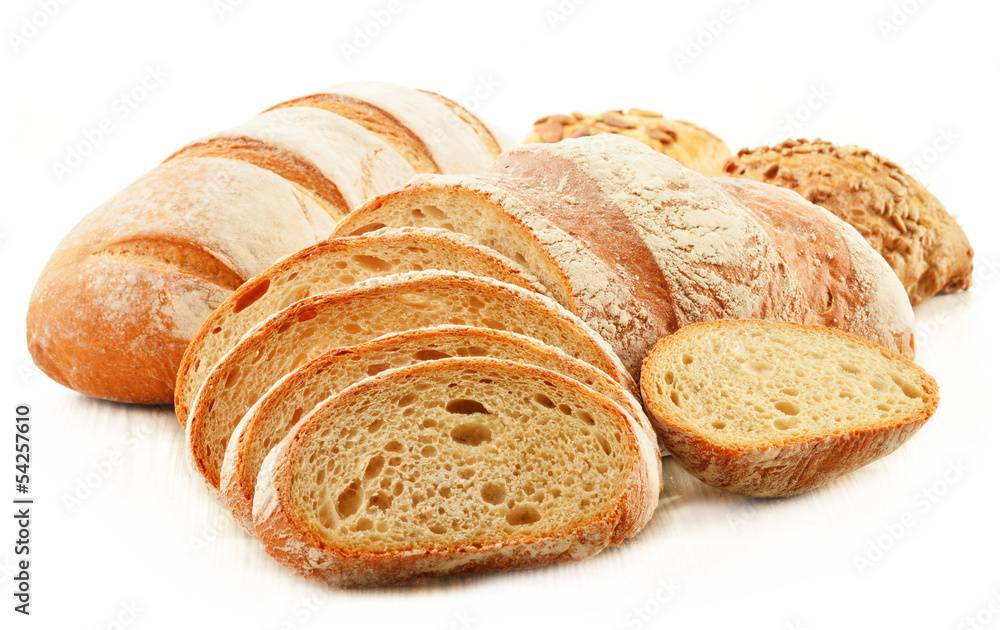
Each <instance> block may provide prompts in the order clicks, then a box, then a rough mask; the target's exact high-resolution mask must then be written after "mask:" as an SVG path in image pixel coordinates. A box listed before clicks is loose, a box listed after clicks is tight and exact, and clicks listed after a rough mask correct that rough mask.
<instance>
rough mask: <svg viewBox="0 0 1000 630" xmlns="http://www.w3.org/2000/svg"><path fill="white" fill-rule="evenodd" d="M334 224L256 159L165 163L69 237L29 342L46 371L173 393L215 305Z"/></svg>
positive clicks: (73, 380)
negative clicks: (181, 368) (184, 358)
mask: <svg viewBox="0 0 1000 630" xmlns="http://www.w3.org/2000/svg"><path fill="white" fill-rule="evenodd" d="M276 225H280V226H281V229H280V230H276V229H275V228H274V226H276ZM333 226H334V221H333V219H332V218H330V216H329V215H328V214H327V213H326V212H325V211H324V210H323V209H322V208H321V207H320V206H318V205H316V204H315V203H314V202H313V201H312V200H311V199H309V198H308V197H306V196H305V195H303V194H302V193H301V192H299V191H298V190H297V189H296V188H295V187H294V186H293V185H292V184H290V183H289V182H288V181H286V180H285V179H283V178H281V177H279V176H278V175H275V174H273V173H271V172H269V171H266V170H264V169H262V168H259V167H257V166H254V165H252V164H248V163H245V162H241V161H236V160H224V159H220V158H189V159H184V160H172V161H169V162H165V163H164V164H161V165H160V166H158V167H157V168H156V169H154V170H153V171H152V172H150V173H149V174H147V175H146V176H144V177H142V178H140V179H139V180H138V181H136V182H135V183H134V184H132V185H130V186H129V187H128V188H126V189H125V190H123V191H121V192H120V193H118V194H117V195H115V196H114V197H112V198H111V199H109V200H108V201H106V202H105V203H104V204H103V205H101V206H100V207H99V208H98V209H97V210H95V211H94V212H92V213H91V214H90V215H88V216H87V218H86V219H85V220H84V221H83V222H81V223H80V224H79V225H78V226H77V227H76V228H75V229H74V230H73V231H72V232H70V234H69V235H68V236H67V237H66V238H65V239H64V240H63V242H62V243H61V244H60V245H59V247H58V249H57V250H56V252H55V253H54V254H53V255H52V258H51V259H50V260H49V263H48V265H46V267H45V270H44V271H43V272H42V276H41V278H39V280H38V283H37V284H36V285H35V290H34V293H33V294H32V296H31V303H30V305H29V308H28V320H27V332H28V349H29V350H30V351H31V355H32V357H33V358H34V360H35V363H36V364H37V365H38V367H39V368H41V370H42V371H43V372H45V373H46V374H48V375H49V376H50V377H51V378H52V379H53V380H55V381H58V382H59V383H61V384H63V385H65V386H67V387H70V388H72V389H75V390H77V391H79V392H82V393H84V394H88V395H91V396H97V397H99V398H108V399H111V400H120V401H128V402H138V403H147V404H157V403H165V402H170V401H171V400H173V388H174V379H175V378H176V374H177V367H178V365H179V364H180V361H181V357H182V355H183V354H184V349H185V348H186V347H187V344H188V342H189V341H190V340H191V337H193V336H194V334H195V332H197V330H198V327H199V326H200V325H201V322H202V321H204V319H205V318H206V317H208V315H209V313H211V312H212V310H213V309H214V308H215V307H216V306H218V305H219V304H220V303H221V302H222V301H223V300H224V299H225V298H226V296H227V295H228V294H229V293H230V292H231V291H232V290H233V289H235V288H236V287H238V286H239V285H240V284H241V283H242V282H243V281H244V280H246V279H247V278H250V277H252V276H254V275H256V274H258V273H260V272H261V271H263V270H264V269H265V268H266V267H267V266H268V265H270V264H271V263H272V262H274V260H276V259H278V258H281V257H282V256H286V255H288V254H291V253H292V252H294V251H296V250H298V249H301V248H303V247H305V246H307V245H311V244H313V243H315V242H316V241H318V240H320V239H322V238H324V237H325V236H326V235H327V234H328V233H329V232H330V230H332V229H333Z"/></svg>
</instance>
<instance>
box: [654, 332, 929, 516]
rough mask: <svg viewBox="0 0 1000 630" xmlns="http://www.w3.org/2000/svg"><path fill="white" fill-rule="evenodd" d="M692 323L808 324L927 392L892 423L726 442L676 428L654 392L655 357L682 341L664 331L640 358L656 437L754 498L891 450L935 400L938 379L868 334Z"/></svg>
mask: <svg viewBox="0 0 1000 630" xmlns="http://www.w3.org/2000/svg"><path fill="white" fill-rule="evenodd" d="M696 326H697V327H701V328H715V329H720V330H722V331H723V332H724V331H725V329H726V328H728V327H732V326H759V327H765V328H766V327H769V326H785V327H788V326H792V327H797V328H800V329H806V330H810V331H813V332H815V333H816V334H817V335H833V336H840V337H844V338H847V339H850V340H851V341H852V342H854V343H857V344H861V345H864V346H866V347H868V348H870V349H872V350H874V351H877V352H878V353H879V354H881V355H882V356H883V357H886V358H887V359H889V360H891V361H893V362H898V363H903V364H905V365H906V366H907V367H908V368H910V369H912V370H914V371H915V372H917V373H918V374H919V375H920V385H921V388H922V389H923V391H924V392H925V393H924V397H923V403H924V404H923V407H921V409H920V412H919V413H917V414H915V415H914V416H912V417H910V418H905V419H900V420H899V421H897V422H894V423H890V424H883V425H879V426H873V427H871V428H866V429H853V430H846V431H843V432H839V433H830V434H828V435H823V436H819V437H791V438H786V439H784V440H781V441H775V442H769V443H766V444H765V443H762V444H759V445H757V446H756V447H754V448H735V447H731V446H725V445H722V444H719V443H715V442H712V441H711V440H709V439H707V438H705V437H704V436H701V435H696V434H694V433H693V432H691V431H689V430H687V429H685V428H683V427H681V426H680V425H679V424H678V423H677V422H675V421H674V420H673V418H672V412H671V406H672V405H668V404H666V402H665V401H664V400H662V398H663V397H662V396H659V395H658V394H657V393H656V379H657V378H659V376H660V375H658V374H656V373H655V370H654V369H653V368H652V366H651V364H652V362H653V361H655V359H656V356H658V355H660V354H663V353H666V352H670V347H671V346H672V345H674V344H677V343H683V337H684V335H683V334H676V335H671V336H669V337H664V338H663V339H661V340H660V341H659V342H658V343H657V344H656V347H655V348H654V349H653V351H652V352H650V354H649V356H648V357H647V358H646V361H645V362H643V370H642V376H641V378H640V389H641V391H642V397H643V402H645V404H646V409H647V411H648V412H649V417H650V420H651V421H652V423H653V428H654V430H655V431H656V433H657V436H658V437H659V439H660V443H661V444H662V445H664V446H665V447H666V449H667V450H668V451H669V452H670V453H671V454H672V455H673V456H674V457H675V458H676V459H677V462H678V463H679V464H680V465H681V466H682V467H683V468H684V469H685V470H686V471H688V472H689V473H691V474H692V475H694V476H695V477H697V478H698V479H700V480H702V481H703V482H705V483H707V484H709V485H711V486H714V487H717V488H722V489H724V490H727V491H729V492H734V493H737V494H743V495H747V496H756V497H780V496H790V495H793V494H798V493H801V492H805V491H807V490H811V489H813V488H816V487H819V486H821V485H823V484H825V483H828V482H829V481H832V480H833V479H836V478H837V477H840V476H841V475H844V474H847V473H849V472H852V471H854V470H857V469H858V468H861V467H862V466H865V465H867V464H869V463H871V462H873V461H875V460H877V459H879V458H881V457H884V456H885V455H888V454H889V453H891V452H893V451H894V450H896V449H897V448H898V447H899V446H900V445H902V444H903V442H905V441H906V440H908V439H909V438H910V437H911V436H912V435H913V434H914V433H916V432H917V431H918V430H919V429H920V428H921V427H922V426H923V425H924V424H925V423H926V422H927V420H928V419H929V418H930V417H931V416H932V415H933V414H934V412H935V411H936V409H937V406H938V403H939V402H940V395H939V391H938V385H937V382H936V381H935V380H934V378H933V377H932V376H931V375H930V374H928V373H927V372H926V371H924V370H923V368H921V367H920V366H919V365H917V364H916V363H914V362H913V361H911V360H910V359H908V358H907V357H904V356H902V355H900V354H898V353H895V352H893V351H891V350H888V349H886V348H885V347H883V346H881V345H879V344H876V343H874V342H872V341H870V340H868V339H864V338H862V337H858V336H856V335H852V334H850V333H846V332H844V331H842V330H838V329H836V328H829V327H826V326H816V325H807V324H797V323H790V322H780V323H776V322H766V321H760V320H727V321H716V322H703V323H699V324H691V326H690V327H696ZM682 330H683V329H682Z"/></svg>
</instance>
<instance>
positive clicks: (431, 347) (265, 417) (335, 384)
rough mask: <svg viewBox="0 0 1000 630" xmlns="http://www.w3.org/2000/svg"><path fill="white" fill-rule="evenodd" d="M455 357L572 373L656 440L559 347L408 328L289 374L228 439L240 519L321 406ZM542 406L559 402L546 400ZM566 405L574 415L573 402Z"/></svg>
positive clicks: (230, 485) (612, 389) (636, 409)
mask: <svg viewBox="0 0 1000 630" xmlns="http://www.w3.org/2000/svg"><path fill="white" fill-rule="evenodd" d="M452 357H487V358H492V359H503V360H507V361H514V362H515V363H524V364H527V365H534V366H537V367H541V368H545V369H547V370H552V371H553V372H558V373H559V374H562V375H564V376H568V377H569V378H572V379H574V380H576V381H579V382H580V383H582V384H584V385H586V386H587V387H589V388H591V389H593V390H594V391H596V392H598V393H600V394H603V395H605V396H607V397H608V398H610V399H611V400H612V401H614V402H615V403H617V404H618V405H619V406H621V408H622V409H624V410H625V411H626V413H628V414H629V415H630V416H631V417H632V418H633V419H634V420H635V425H636V426H637V427H639V429H640V431H641V433H642V435H643V436H644V437H645V439H646V441H647V442H648V443H649V444H652V445H656V437H655V435H654V434H653V430H652V428H651V427H650V425H649V420H648V419H647V418H646V414H645V412H644V411H643V410H642V407H641V406H640V405H639V402H638V401H637V400H636V399H635V398H634V397H633V396H632V395H631V394H629V393H628V392H627V391H625V389H624V388H623V387H622V386H621V385H620V384H618V383H616V382H615V381H613V380H611V378H610V377H608V376H607V375H606V374H605V373H604V372H601V371H600V370H598V369H597V368H595V367H593V366H591V365H590V364H588V363H584V362H583V361H579V360H577V359H574V358H573V357H571V356H569V355H568V354H566V353H565V352H563V351H561V350H559V349H558V348H554V347H552V346H547V345H545V344H543V343H540V342H539V341H536V340H534V339H531V338H530V337H525V336H524V335H518V334H515V333H509V332H504V331H500V330H492V329H489V328H471V327H468V326H441V327H438V328H426V329H418V330H409V331H405V332H400V333H393V334H390V335H386V336H384V337H379V338H378V339H375V340H373V341H369V342H366V343H362V344H359V345H357V346H351V347H348V348H337V349H334V350H330V351H328V352H326V353H324V354H321V355H320V356H319V357H317V358H315V359H313V360H312V361H310V362H309V363H306V364H305V365H303V366H301V367H299V368H298V369H296V370H295V371H293V372H291V373H289V374H288V375H286V376H285V377H283V378H282V379H281V380H279V381H278V382H277V383H275V384H274V386H273V387H271V389H270V390H268V392H267V393H266V394H265V395H264V396H262V397H261V398H260V400H258V401H257V402H256V403H255V404H254V406H253V407H252V408H251V409H250V411H249V412H247V414H246V415H245V416H244V417H243V419H242V420H241V421H240V423H239V425H238V426H237V427H236V429H235V431H234V432H233V436H232V437H231V438H230V440H229V446H228V447H227V449H226V455H225V458H224V460H223V463H222V471H221V473H220V476H221V482H220V489H221V490H222V495H223V498H224V500H225V503H226V506H227V507H228V508H229V509H230V510H231V511H232V513H233V516H234V517H235V518H236V521H237V522H238V523H239V524H240V525H242V526H243V528H244V529H246V530H247V531H248V532H250V533H251V534H252V533H253V510H252V508H253V497H254V488H255V487H256V485H257V476H258V474H259V473H260V467H261V465H262V464H263V462H264V458H265V457H266V456H267V454H268V453H269V452H271V449H272V448H274V447H275V446H277V445H278V443H279V442H280V441H281V440H282V439H284V437H285V436H286V435H288V433H289V431H291V430H292V428H293V427H294V426H295V425H296V423H298V421H299V420H300V419H301V418H302V417H303V416H304V415H305V414H307V413H309V412H310V411H311V410H312V409H313V408H314V407H315V406H316V405H318V404H320V403H321V402H323V401H324V400H326V399H327V398H329V397H330V396H333V395H334V394H337V393H339V392H340V391H342V390H344V389H346V388H347V387H349V386H350V385H353V384H354V383H356V382H358V381H361V380H363V379H365V378H367V377H369V376H374V375H375V374H378V373H380V372H383V371H385V370H388V369H391V368H398V367H405V366H407V365H415V364H417V363H422V362H424V361H434V360H438V359H445V358H452ZM540 400H541V399H540ZM541 404H543V405H551V406H552V407H554V406H555V403H554V402H551V401H549V402H547V401H545V400H541ZM561 411H563V413H564V414H567V415H568V414H569V413H570V409H569V407H562V408H561ZM657 474H659V469H657Z"/></svg>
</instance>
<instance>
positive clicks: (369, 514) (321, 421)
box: [253, 358, 659, 586]
mask: <svg viewBox="0 0 1000 630" xmlns="http://www.w3.org/2000/svg"><path fill="white" fill-rule="evenodd" d="M563 408H566V409H567V410H568V411H569V413H568V414H567V413H565V412H564V411H563ZM657 468H659V457H657V455H656V453H655V450H654V449H653V446H652V444H651V443H649V441H648V440H645V439H644V438H643V437H642V435H641V432H640V430H639V428H638V427H637V426H636V425H635V423H634V421H633V420H632V419H631V418H630V417H629V416H628V414H627V413H625V411H624V410H623V409H622V408H621V407H619V406H618V405H616V404H615V403H613V402H611V400H610V399H608V398H606V397H605V396H602V395H601V394H598V393H597V392H595V391H593V390H591V389H588V388H587V387H585V386H583V385H581V384H580V383H579V382H578V381H574V380H572V379H570V378H567V377H565V376H563V375H561V374H558V373H556V372H551V371H549V370H544V369H541V368H537V367H534V366H529V365H522V364H518V363H513V362H511V361H498V360H496V359H483V358H475V359H472V358H468V359H465V358H462V359H442V360H440V361H428V362H425V363H421V364H418V365H413V366H409V367H403V368H397V369H392V370H387V371H385V372H382V373H381V374H378V375H376V376H373V377H371V378H368V379H365V380H364V381H361V382H360V383H357V384H356V385H354V386H352V387H350V388H348V389H346V390H344V391H343V392H341V393H339V394H337V395H335V396H333V397H332V398H329V399H327V400H326V401H325V402H324V403H322V404H321V405H320V406H319V407H317V408H316V409H315V410H314V411H313V412H312V413H310V414H309V415H308V416H306V417H305V418H303V419H302V421H301V422H299V424H298V425H297V426H296V427H295V428H294V429H293V431H292V433H291V434H289V435H288V436H287V437H286V438H285V439H284V440H283V441H282V442H281V443H280V444H279V445H278V446H277V447H275V448H274V450H272V451H271V453H270V455H268V457H267V459H266V460H265V462H264V465H263V468H262V469H261V473H260V477H259V481H258V484H257V489H256V492H255V496H254V508H253V515H254V523H255V526H256V532H257V535H258V536H259V538H260V540H261V541H262V542H263V543H264V548H265V549H266V550H267V552H268V553H269V554H270V555H271V556H272V557H273V558H274V559H275V560H277V561H278V562H280V563H281V564H283V565H285V566H286V567H288V568H290V569H292V570H293V571H296V572H297V573H299V574H301V575H303V576H305V577H308V578H310V579H313V580H318V581H321V582H326V583H329V584H333V585H337V586H362V585H377V584H389V583H394V582H400V581H405V580H410V579H413V578H420V577H440V576H445V575H457V574H464V573H475V572H483V571H504V570H510V569H523V568H528V567H535V566H541V565H544V564H548V563H551V562H572V561H577V560H583V559H585V558H589V557H591V556H593V555H595V554H596V553H598V552H600V551H601V550H602V549H603V548H604V547H606V546H608V545H617V544H619V543H621V542H622V541H624V540H626V539H627V538H630V537H631V536H634V535H635V534H636V533H637V532H638V531H639V530H640V529H641V528H642V527H643V526H644V525H645V524H646V523H647V522H648V521H649V518H650V517H651V516H652V514H653V509H654V508H655V507H656V504H657V499H658V484H657V479H658V473H657Z"/></svg>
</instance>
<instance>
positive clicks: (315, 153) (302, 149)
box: [168, 107, 413, 218]
mask: <svg viewBox="0 0 1000 630" xmlns="http://www.w3.org/2000/svg"><path fill="white" fill-rule="evenodd" d="M196 156H203V157H204V156H212V157H221V158H226V159H231V160H243V161H246V162H250V163H252V164H255V165H257V166H260V167H262V168H266V169H268V170H270V171H272V172H274V173H276V174H277V175H280V176H282V177H284V178H285V179H287V180H288V181H290V182H292V183H293V184H295V185H296V186H298V187H299V189H300V190H302V191H303V192H304V193H306V194H308V195H310V196H311V197H312V198H313V200H314V201H316V202H317V203H318V204H320V205H321V206H323V207H324V208H325V209H326V210H327V212H328V213H329V214H330V215H331V216H333V217H334V218H339V217H341V216H342V215H344V214H347V213H348V212H350V211H351V210H353V209H354V208H356V207H358V206H359V205H361V203H363V202H364V201H366V200H368V199H370V198H371V197H373V196H375V195H379V194H382V193H384V192H386V191H388V190H390V189H391V188H394V187H396V186H399V185H401V184H403V183H404V182H405V181H406V180H407V179H409V178H410V177H411V176H412V175H413V169H412V168H411V167H410V165H409V164H408V163H407V162H406V161H405V160H404V159H403V158H402V157H401V156H400V155H399V154H398V153H396V151H394V150H392V149H391V148H390V147H389V146H388V145H387V144H385V143H384V142H383V141H382V140H381V139H379V138H378V136H376V135H375V134H373V133H371V132H369V131H368V130H366V129H365V128H363V127H361V126H360V125H358V124H356V123H353V122H351V121H350V120H347V119H346V118H343V117H341V116H338V115H336V114H333V113H330V112H327V111H323V110H320V109H315V108H311V107H293V108H283V109H276V110H270V111H267V112H264V113H262V114H258V115H257V116H255V117H254V118H251V119H250V120H249V121H247V122H245V123H243V124H242V125H239V126H237V127H233V128H232V129H228V130H226V131H222V132H219V133H214V134H211V135H208V136H205V137H203V138H199V139H198V140H195V141H193V142H191V143H189V144H188V145H187V146H185V147H184V148H182V149H180V150H179V151H177V152H176V153H174V154H173V155H172V156H171V157H170V158H168V159H170V160H174V159H178V158H184V157H196Z"/></svg>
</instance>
